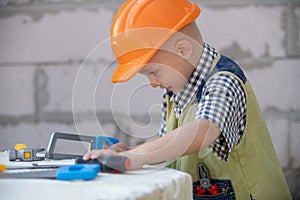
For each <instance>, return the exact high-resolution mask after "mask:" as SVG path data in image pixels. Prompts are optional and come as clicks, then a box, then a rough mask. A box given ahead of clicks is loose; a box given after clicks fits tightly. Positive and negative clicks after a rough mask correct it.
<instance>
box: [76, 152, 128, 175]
mask: <svg viewBox="0 0 300 200" xmlns="http://www.w3.org/2000/svg"><path fill="white" fill-rule="evenodd" d="M75 162H76V163H78V164H98V165H100V166H101V172H107V173H121V172H124V171H127V170H129V169H130V164H131V163H130V160H129V158H127V157H124V156H103V157H100V158H98V159H94V160H83V159H82V158H77V159H76V160H75Z"/></svg>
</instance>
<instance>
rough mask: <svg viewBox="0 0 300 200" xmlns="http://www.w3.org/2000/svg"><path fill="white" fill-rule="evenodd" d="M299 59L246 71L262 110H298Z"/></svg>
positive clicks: (281, 61) (276, 62)
mask: <svg viewBox="0 0 300 200" xmlns="http://www.w3.org/2000/svg"><path fill="white" fill-rule="evenodd" d="M299 63H300V59H289V60H280V61H273V62H272V63H270V64H271V65H270V66H266V67H263V68H255V69H250V70H247V71H246V74H247V76H248V78H249V80H250V82H251V84H252V86H253V90H254V91H255V93H256V96H257V98H258V101H259V103H260V106H261V108H262V110H265V109H267V108H276V109H279V110H281V111H290V110H299V109H300V101H299V97H300V90H299V89H297V85H300V80H299V78H298V76H299V74H300V67H299Z"/></svg>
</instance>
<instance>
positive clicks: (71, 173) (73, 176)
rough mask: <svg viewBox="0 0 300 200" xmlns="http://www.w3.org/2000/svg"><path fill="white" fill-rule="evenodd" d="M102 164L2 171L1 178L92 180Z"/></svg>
mask: <svg viewBox="0 0 300 200" xmlns="http://www.w3.org/2000/svg"><path fill="white" fill-rule="evenodd" d="M99 171H100V165H97V164H93V165H88V164H75V165H70V166H64V167H59V168H58V169H47V170H39V171H26V172H18V173H5V172H4V171H3V172H2V173H0V178H29V179H31V178H45V179H57V180H91V179H94V178H96V176H97V174H98V172H99Z"/></svg>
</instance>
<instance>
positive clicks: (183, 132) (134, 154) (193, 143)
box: [85, 119, 220, 169]
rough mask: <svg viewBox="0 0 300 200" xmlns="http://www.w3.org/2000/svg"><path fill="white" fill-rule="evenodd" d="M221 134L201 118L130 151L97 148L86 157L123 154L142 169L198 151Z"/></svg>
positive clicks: (134, 167) (132, 165)
mask: <svg viewBox="0 0 300 200" xmlns="http://www.w3.org/2000/svg"><path fill="white" fill-rule="evenodd" d="M219 135H220V130H219V128H218V127H217V126H216V125H214V124H213V123H211V122H210V121H208V120H206V119H200V120H197V121H193V122H190V123H188V124H186V125H184V126H181V127H179V128H177V129H175V130H173V131H172V132H170V133H168V134H167V135H165V136H163V137H160V138H158V139H155V140H153V141H150V142H146V143H144V144H142V145H139V146H137V147H135V148H134V149H131V150H129V151H124V152H121V153H116V152H114V151H112V150H96V151H91V152H89V153H87V154H86V155H85V159H90V158H92V159H95V158H98V157H101V156H103V155H123V156H127V157H128V158H129V159H130V160H131V168H132V169H140V168H142V167H143V165H145V164H156V163H160V162H164V161H166V160H173V159H176V158H178V157H180V156H183V155H186V154H190V153H194V152H197V151H199V150H200V149H201V148H205V147H207V146H208V145H210V144H211V143H213V141H214V140H215V139H216V138H217V137H218V136H219Z"/></svg>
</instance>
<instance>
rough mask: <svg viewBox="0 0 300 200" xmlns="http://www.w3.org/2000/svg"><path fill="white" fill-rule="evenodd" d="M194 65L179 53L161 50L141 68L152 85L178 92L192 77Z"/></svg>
mask: <svg viewBox="0 0 300 200" xmlns="http://www.w3.org/2000/svg"><path fill="white" fill-rule="evenodd" d="M193 71H194V67H193V66H192V65H191V64H190V63H188V62H187V61H186V60H184V59H183V58H181V57H180V56H178V55H175V54H173V53H171V52H167V51H164V50H159V51H158V52H157V53H156V54H155V55H154V56H153V57H152V58H151V60H150V61H149V62H148V63H147V64H146V65H145V66H144V67H143V68H142V69H141V71H140V73H141V74H143V75H145V76H147V78H148V79H149V81H150V83H151V86H152V87H157V86H159V87H160V88H162V89H167V90H169V91H173V92H174V93H175V94H177V93H178V92H179V91H180V90H181V89H182V88H183V86H184V85H185V84H186V82H187V80H188V79H189V78H190V76H191V74H192V72H193Z"/></svg>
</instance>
